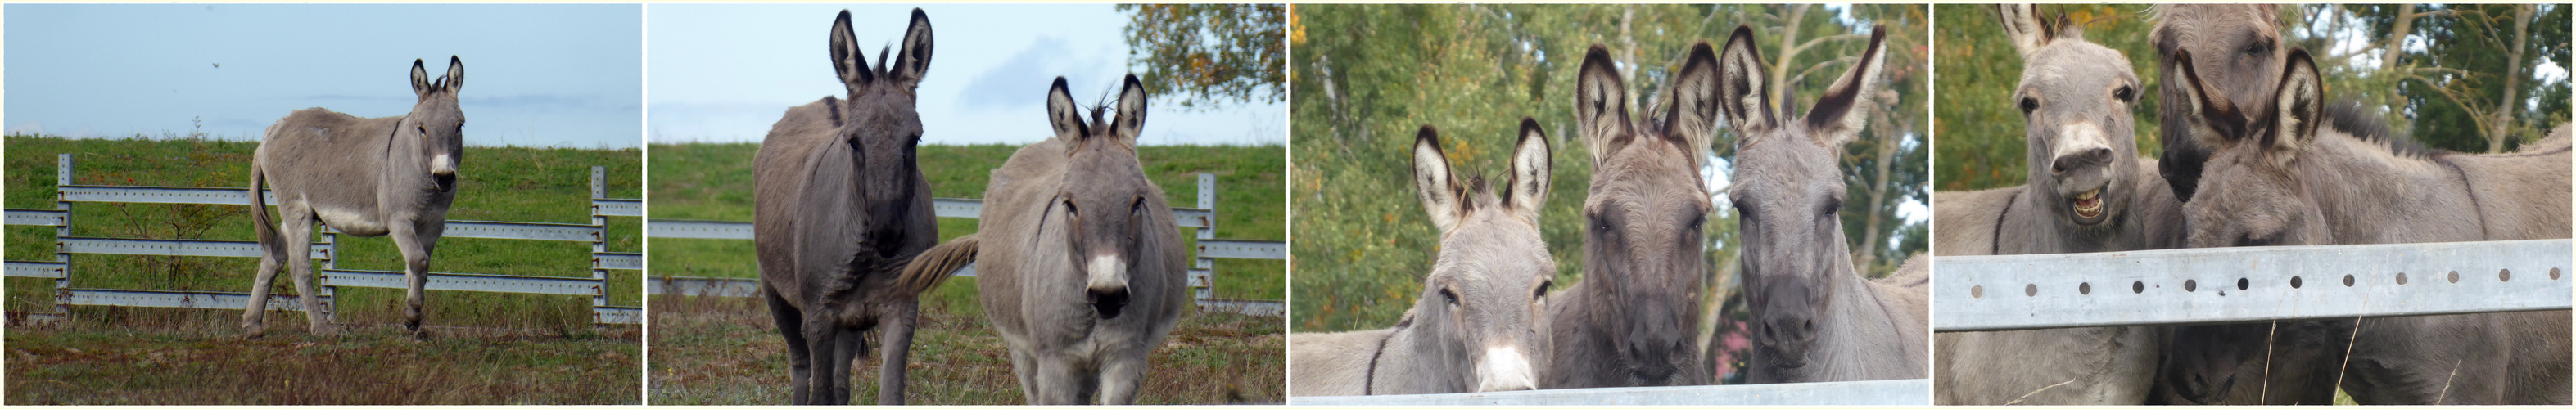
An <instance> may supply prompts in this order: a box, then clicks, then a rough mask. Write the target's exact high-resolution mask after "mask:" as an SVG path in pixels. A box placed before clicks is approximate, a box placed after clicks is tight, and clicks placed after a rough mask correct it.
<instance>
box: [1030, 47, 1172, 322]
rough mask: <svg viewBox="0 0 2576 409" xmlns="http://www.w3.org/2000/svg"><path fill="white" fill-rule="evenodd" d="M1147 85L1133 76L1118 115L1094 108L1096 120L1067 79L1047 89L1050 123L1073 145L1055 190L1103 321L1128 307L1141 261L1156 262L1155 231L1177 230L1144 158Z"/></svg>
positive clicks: (1075, 257) (1123, 90)
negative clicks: (1086, 115) (1150, 239)
mask: <svg viewBox="0 0 2576 409" xmlns="http://www.w3.org/2000/svg"><path fill="white" fill-rule="evenodd" d="M1146 98H1147V97H1146V95H1145V84H1144V83H1142V82H1138V81H1137V80H1136V76H1135V75H1128V76H1127V81H1126V85H1125V86H1123V87H1122V88H1121V89H1120V90H1118V102H1117V107H1118V117H1117V118H1103V117H1102V116H1101V109H1102V108H1106V107H1097V108H1093V109H1092V110H1091V118H1090V121H1088V122H1085V121H1084V120H1083V112H1082V111H1083V110H1082V109H1081V108H1080V107H1077V106H1075V104H1074V102H1073V94H1072V93H1070V92H1069V91H1067V90H1066V89H1065V85H1064V77H1056V79H1055V85H1054V86H1052V87H1049V88H1047V121H1048V123H1050V124H1053V125H1054V126H1055V137H1056V139H1057V141H1058V142H1059V143H1063V144H1064V146H1065V152H1066V154H1067V155H1068V157H1067V158H1065V175H1064V180H1065V183H1064V184H1063V186H1061V187H1060V188H1061V189H1063V190H1061V191H1058V192H1056V193H1055V202H1056V203H1055V206H1058V207H1060V209H1057V211H1061V212H1063V214H1064V216H1065V219H1066V220H1068V224H1067V226H1068V228H1067V229H1066V230H1067V231H1068V232H1069V235H1070V236H1071V239H1072V241H1071V243H1072V245H1071V248H1072V251H1071V252H1070V255H1071V256H1073V260H1071V262H1072V263H1074V264H1073V265H1076V266H1081V269H1082V271H1083V272H1084V273H1085V274H1087V276H1086V278H1085V279H1084V280H1085V281H1084V283H1085V284H1086V287H1085V290H1086V292H1085V294H1088V298H1087V301H1089V302H1090V303H1091V308H1092V309H1093V310H1095V312H1097V313H1099V314H1100V318H1101V319H1111V318H1117V317H1118V314H1119V311H1120V310H1121V309H1123V308H1125V307H1126V306H1127V280H1128V277H1129V276H1130V272H1131V271H1133V270H1134V269H1136V268H1137V267H1138V265H1139V262H1140V261H1143V260H1151V259H1152V258H1151V256H1152V255H1151V254H1147V253H1148V252H1151V251H1154V250H1153V249H1151V248H1150V246H1149V244H1150V243H1145V242H1142V241H1141V240H1143V237H1144V236H1145V232H1146V231H1149V230H1151V229H1170V228H1172V226H1170V225H1168V224H1156V223H1150V222H1152V221H1155V220H1162V219H1160V218H1156V217H1153V216H1154V215H1157V214H1171V212H1172V210H1171V207H1170V206H1168V205H1165V204H1164V203H1163V190H1162V189H1161V188H1158V187H1155V186H1154V182H1152V181H1149V180H1146V179H1145V169H1144V168H1143V167H1142V166H1141V165H1139V164H1138V161H1137V160H1136V136H1137V135H1138V133H1139V132H1142V131H1143V130H1144V129H1145V100H1146Z"/></svg>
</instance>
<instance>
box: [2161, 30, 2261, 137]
mask: <svg viewBox="0 0 2576 409" xmlns="http://www.w3.org/2000/svg"><path fill="white" fill-rule="evenodd" d="M2173 58H2174V63H2173V66H2174V67H2175V68H2178V69H2181V70H2182V75H2181V76H2182V80H2183V83H2182V84H2181V85H2182V86H2181V87H2180V90H2181V91H2182V92H2181V96H2182V97H2183V100H2182V101H2173V102H2174V103H2181V104H2183V106H2186V107H2193V108H2192V109H2188V111H2191V114H2190V115H2185V116H2184V122H2185V123H2188V124H2190V126H2191V137H2192V138H2193V139H2194V140H2196V141H2199V142H2200V144H2201V145H2206V146H2213V147H2226V146H2229V145H2232V144H2234V142H2235V140H2236V139H2237V138H2239V137H2241V136H2242V135H2244V134H2245V121H2246V120H2245V114H2243V113H2241V112H2239V111H2237V110H2236V104H2235V103H2233V102H2229V100H2228V99H2227V97H2226V96H2225V95H2226V94H2223V93H2217V92H2210V91H2211V90H2210V89H2209V84H2208V83H2206V82H2204V81H2202V80H2201V78H2200V69H2199V67H2198V64H2193V63H2192V58H2191V50H2174V55H2173ZM2213 96H2214V97H2215V98H2213Z"/></svg>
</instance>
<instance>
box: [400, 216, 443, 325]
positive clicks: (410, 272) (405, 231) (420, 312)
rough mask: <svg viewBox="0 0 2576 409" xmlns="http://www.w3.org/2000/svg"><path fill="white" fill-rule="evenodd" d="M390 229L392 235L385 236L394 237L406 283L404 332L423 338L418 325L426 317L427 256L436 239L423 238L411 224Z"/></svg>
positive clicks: (427, 302)
mask: <svg viewBox="0 0 2576 409" xmlns="http://www.w3.org/2000/svg"><path fill="white" fill-rule="evenodd" d="M392 225H393V228H392V229H390V230H392V231H391V232H390V233H391V234H387V235H388V236H393V238H394V248H396V249H398V250H401V251H402V256H403V278H404V279H405V281H408V282H406V283H404V287H406V288H405V289H404V292H403V330H405V331H409V332H411V334H412V335H413V336H419V335H423V333H422V332H421V330H420V322H421V320H422V318H423V316H425V315H428V313H429V312H428V307H429V255H430V252H431V249H432V247H433V246H437V245H438V242H437V241H436V240H438V238H437V237H426V238H424V237H422V233H424V232H421V231H418V230H416V229H415V228H413V227H412V226H411V224H410V223H402V222H397V223H393V224H392Z"/></svg>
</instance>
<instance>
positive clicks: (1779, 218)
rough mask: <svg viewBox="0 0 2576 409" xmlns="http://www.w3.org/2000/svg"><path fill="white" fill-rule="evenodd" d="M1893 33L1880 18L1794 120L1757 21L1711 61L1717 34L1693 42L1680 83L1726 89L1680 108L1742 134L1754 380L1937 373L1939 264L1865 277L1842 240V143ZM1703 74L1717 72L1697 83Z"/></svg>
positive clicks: (1739, 172) (1739, 148) (1738, 203)
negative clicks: (1779, 100)
mask: <svg viewBox="0 0 2576 409" xmlns="http://www.w3.org/2000/svg"><path fill="white" fill-rule="evenodd" d="M1886 40H1887V31H1886V28H1885V27H1874V28H1872V29H1871V30H1870V37H1869V48H1868V49H1867V50H1866V51H1864V52H1862V53H1861V55H1860V59H1859V61H1858V62H1856V63H1854V64H1853V65H1852V68H1851V70H1850V71H1847V72H1845V73H1843V76H1842V78H1841V79H1839V80H1835V81H1834V83H1833V86H1832V87H1829V88H1826V89H1825V94H1824V96H1823V97H1822V98H1819V99H1818V100H1817V103H1816V105H1815V106H1813V107H1809V108H1808V111H1807V114H1806V115H1805V116H1804V117H1802V118H1796V119H1793V120H1783V119H1786V118H1775V117H1773V116H1772V112H1773V111H1772V108H1771V101H1770V99H1769V97H1768V95H1770V89H1769V88H1770V85H1771V84H1768V83H1765V82H1763V79H1764V78H1770V76H1769V75H1766V74H1764V73H1763V71H1764V69H1763V67H1762V63H1763V61H1764V60H1763V59H1762V53H1761V51H1760V50H1759V49H1757V48H1756V47H1754V42H1753V28H1752V27H1745V26H1737V27H1736V28H1735V34H1734V35H1732V36H1729V37H1728V38H1727V40H1726V54H1725V55H1724V56H1722V57H1715V59H1710V58H1711V57H1710V55H1709V52H1708V43H1700V44H1699V45H1698V46H1695V47H1692V48H1691V54H1690V56H1691V62H1690V63H1689V64H1687V65H1684V68H1683V69H1682V70H1683V71H1684V74H1683V75H1682V76H1680V77H1679V78H1681V79H1682V80H1681V81H1679V82H1681V83H1682V84H1683V85H1678V86H1677V87H1676V88H1677V89H1692V88H1684V87H1704V88H1714V89H1715V91H1716V92H1715V94H1714V96H1715V97H1716V98H1713V99H1694V98H1690V96H1693V95H1695V94H1694V93H1692V92H1687V91H1685V92H1681V93H1679V94H1678V95H1681V96H1682V97H1680V98H1676V99H1674V100H1673V102H1674V103H1673V105H1674V108H1673V109H1674V110H1675V111H1685V110H1697V111H1702V112H1705V113H1707V114H1721V115H1722V117H1723V118H1725V119H1726V123H1727V125H1729V126H1732V127H1734V128H1735V131H1736V134H1738V135H1742V136H1741V137H1740V138H1738V139H1737V142H1736V152H1737V153H1736V155H1735V158H1736V162H1735V177H1734V180H1735V184H1734V185H1733V186H1731V187H1730V188H1729V189H1730V191H1729V194H1728V195H1727V196H1728V197H1731V198H1733V199H1734V202H1735V203H1734V206H1735V209H1736V211H1737V212H1739V214H1742V215H1744V220H1743V223H1742V226H1743V227H1742V229H1743V232H1742V234H1743V237H1744V288H1745V295H1746V297H1747V298H1746V302H1745V306H1747V307H1749V309H1751V310H1752V315H1753V320H1754V323H1755V324H1754V325H1756V326H1758V328H1760V330H1758V331H1754V336H1753V338H1754V340H1755V342H1754V348H1753V356H1752V357H1751V358H1750V359H1748V360H1747V361H1746V366H1747V368H1746V375H1745V379H1746V380H1747V382H1750V383H1789V382H1834V381H1866V380H1884V379H1913V378H1923V377H1927V376H1930V375H1931V374H1930V371H1931V369H1930V368H1928V367H1927V366H1928V365H1929V363H1927V362H1926V360H1927V359H1928V358H1930V355H1931V353H1930V349H1931V348H1930V345H1929V343H1930V342H1931V329H1930V327H1931V326H1930V323H1931V316H1930V314H1931V310H1930V309H1928V308H1926V307H1929V305H1928V304H1929V298H1930V297H1931V292H1930V288H1929V287H1930V285H1931V278H1932V277H1931V275H1930V270H1929V269H1927V268H1924V266H1923V265H1922V260H1920V259H1919V258H1918V259H1916V260H1911V261H1908V263H1907V264H1910V265H1911V266H1910V267H1912V268H1907V269H1903V270H1900V272H1902V273H1905V274H1897V275H1892V276H1889V277H1887V278H1885V279H1881V280H1867V279H1863V278H1861V277H1860V274H1859V273H1857V272H1855V269H1854V268H1853V267H1852V261H1851V256H1850V254H1851V251H1850V250H1849V249H1848V248H1846V246H1847V244H1846V243H1845V241H1844V240H1843V228H1842V226H1843V224H1842V218H1841V216H1840V214H1841V212H1842V196H1843V192H1844V191H1845V190H1844V186H1843V175H1842V168H1841V166H1840V164H1841V158H1842V152H1843V149H1842V147H1843V145H1844V144H1846V143H1850V142H1851V140H1852V139H1853V138H1855V137H1857V136H1858V135H1859V134H1860V131H1861V128H1862V127H1863V126H1865V125H1866V124H1868V122H1869V113H1868V112H1869V109H1868V107H1869V106H1870V105H1871V103H1872V102H1873V101H1871V98H1870V97H1871V96H1872V95H1874V94H1876V93H1877V92H1878V87H1879V84H1878V82H1879V75H1880V74H1881V73H1884V72H1886V69H1885V66H1886V64H1887V58H1886V56H1885V55H1884V54H1885V51H1886V50H1885V42H1886ZM1711 66H1713V67H1711ZM1693 67H1709V68H1714V69H1715V70H1716V75H1715V76H1713V77H1709V76H1692V75H1691V74H1690V71H1691V69H1692V68H1693ZM1703 79H1706V80H1714V81H1707V82H1693V81H1694V80H1703ZM1696 95H1702V96H1706V95H1710V94H1705V93H1702V94H1696ZM1681 117H1683V118H1705V116H1692V115H1688V114H1684V115H1682V116H1681ZM1692 248H1694V249H1695V248H1696V247H1692Z"/></svg>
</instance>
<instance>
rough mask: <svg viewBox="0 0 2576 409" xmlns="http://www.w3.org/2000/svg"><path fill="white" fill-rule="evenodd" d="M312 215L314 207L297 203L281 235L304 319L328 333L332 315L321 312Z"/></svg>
mask: <svg viewBox="0 0 2576 409" xmlns="http://www.w3.org/2000/svg"><path fill="white" fill-rule="evenodd" d="M313 219H314V218H313V212H312V211H311V210H307V208H304V207H302V206H298V207H297V209H296V212H295V213H294V215H290V216H287V217H286V231H285V232H283V233H285V234H282V235H281V236H283V238H285V239H286V257H287V259H286V265H287V266H288V267H289V268H292V269H294V270H295V293H296V297H295V298H296V300H297V301H301V302H302V303H303V304H304V320H305V322H307V323H308V325H311V328H312V332H313V334H314V335H327V334H330V333H331V332H332V328H331V318H330V316H329V315H325V314H324V313H323V312H322V298H321V297H322V293H320V292H316V291H314V290H313V222H314V220H313ZM338 256H339V255H337V254H334V255H332V257H338ZM261 287H267V286H261ZM262 298H263V299H264V298H266V297H262ZM252 302H260V301H252Z"/></svg>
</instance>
